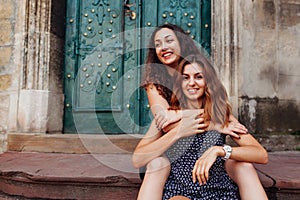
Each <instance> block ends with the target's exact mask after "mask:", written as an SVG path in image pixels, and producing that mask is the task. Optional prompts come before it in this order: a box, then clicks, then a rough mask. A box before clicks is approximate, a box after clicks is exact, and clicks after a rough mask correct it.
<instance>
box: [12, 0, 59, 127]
mask: <svg viewBox="0 0 300 200" xmlns="http://www.w3.org/2000/svg"><path fill="white" fill-rule="evenodd" d="M22 2H23V5H22V6H24V7H23V8H24V10H25V12H23V13H22V12H20V13H19V20H20V21H23V23H24V25H23V26H21V27H24V29H23V31H24V32H23V34H22V36H21V35H20V38H19V39H22V40H23V41H24V42H23V43H22V45H23V47H24V48H22V49H21V51H22V52H21V54H22V55H21V57H20V58H22V60H20V64H21V72H20V73H21V79H20V93H19V103H18V111H17V119H18V121H17V123H18V130H17V131H19V132H38V133H45V132H61V131H62V115H63V92H62V83H61V82H62V80H61V79H60V78H59V77H61V73H62V68H63V66H62V62H53V59H54V60H55V58H56V57H58V56H60V57H62V55H58V53H56V54H57V55H53V52H54V51H55V50H53V49H51V48H56V47H59V45H54V43H53V42H52V43H51V40H52V41H55V35H53V34H52V33H51V11H52V10H51V9H52V0H27V1H22ZM62 20H64V19H62ZM52 38H54V39H52ZM52 45H53V47H52ZM60 48H63V47H60ZM56 52H57V51H56ZM54 54H55V52H54ZM57 65H60V66H57ZM57 69H58V70H57ZM59 69H61V70H59ZM57 79H60V80H59V82H57Z"/></svg>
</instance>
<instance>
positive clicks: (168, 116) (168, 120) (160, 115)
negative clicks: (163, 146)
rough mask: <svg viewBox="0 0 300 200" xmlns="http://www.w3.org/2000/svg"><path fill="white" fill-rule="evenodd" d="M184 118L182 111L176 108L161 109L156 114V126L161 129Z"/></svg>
mask: <svg viewBox="0 0 300 200" xmlns="http://www.w3.org/2000/svg"><path fill="white" fill-rule="evenodd" d="M181 118H182V113H181V111H175V110H161V111H159V112H157V113H156V115H155V118H154V119H155V124H156V127H157V128H158V129H159V130H161V129H164V128H165V127H167V126H168V125H170V124H172V123H175V122H178V121H179V120H180V119H181Z"/></svg>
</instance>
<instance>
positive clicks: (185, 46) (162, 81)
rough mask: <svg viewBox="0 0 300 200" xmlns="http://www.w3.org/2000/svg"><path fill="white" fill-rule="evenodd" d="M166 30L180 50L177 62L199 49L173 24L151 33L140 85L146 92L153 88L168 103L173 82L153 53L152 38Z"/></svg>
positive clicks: (160, 27)
mask: <svg viewBox="0 0 300 200" xmlns="http://www.w3.org/2000/svg"><path fill="white" fill-rule="evenodd" d="M163 28H168V29H170V30H172V31H173V32H174V33H175V36H176V37H177V39H178V41H179V45H180V49H181V55H180V60H179V62H180V61H181V60H182V59H183V58H185V57H186V56H188V55H191V54H199V53H200V49H199V47H198V46H197V45H196V43H195V41H194V40H193V39H192V38H191V37H190V36H189V35H188V34H186V33H185V32H184V30H183V29H182V28H180V27H179V26H177V25H174V24H163V25H161V26H158V27H157V28H156V29H155V30H154V31H153V33H152V35H151V37H150V41H149V45H148V53H147V57H146V62H145V63H146V66H145V70H144V71H143V77H142V82H141V85H142V87H144V88H145V89H146V90H147V88H148V87H153V86H155V87H156V89H157V90H158V92H159V94H160V95H162V96H163V97H164V98H165V99H166V100H167V102H170V100H171V96H172V88H173V81H172V77H171V76H170V75H169V73H168V72H167V69H166V67H168V66H165V65H164V64H162V63H161V61H160V60H159V59H158V57H157V54H156V51H155V42H154V37H155V35H156V33H157V32H158V31H159V30H161V29H163Z"/></svg>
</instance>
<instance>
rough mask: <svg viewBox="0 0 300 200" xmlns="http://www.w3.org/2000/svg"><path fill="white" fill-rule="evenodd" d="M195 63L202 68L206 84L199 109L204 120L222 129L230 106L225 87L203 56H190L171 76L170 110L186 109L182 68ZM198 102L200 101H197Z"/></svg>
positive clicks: (225, 124)
mask: <svg viewBox="0 0 300 200" xmlns="http://www.w3.org/2000/svg"><path fill="white" fill-rule="evenodd" d="M193 63H197V64H199V65H200V66H202V68H203V77H204V80H205V83H206V87H205V92H204V95H203V96H202V97H200V98H201V100H202V101H201V102H202V105H199V108H202V109H204V120H205V121H211V122H213V123H215V124H221V125H222V126H223V127H224V126H227V125H228V123H229V116H230V114H231V106H230V103H229V100H228V96H227V92H226V90H225V87H224V86H223V84H222V83H221V81H220V79H219V78H218V76H217V73H216V71H215V69H214V67H213V66H212V64H211V62H210V61H209V60H208V58H207V57H206V56H204V55H203V54H196V55H190V56H188V57H186V58H184V59H183V60H182V61H181V62H180V64H179V65H178V68H177V69H176V70H177V71H178V73H175V74H174V76H173V79H174V80H173V82H174V85H173V95H172V96H171V101H170V109H173V110H179V109H187V101H188V99H187V98H186V97H185V95H184V93H183V91H182V87H181V83H182V74H183V70H184V67H185V66H186V65H188V64H193ZM199 102H200V101H199Z"/></svg>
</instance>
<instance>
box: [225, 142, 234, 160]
mask: <svg viewBox="0 0 300 200" xmlns="http://www.w3.org/2000/svg"><path fill="white" fill-rule="evenodd" d="M223 150H224V151H225V156H224V157H223V159H224V160H227V159H228V158H229V157H230V155H231V152H232V148H231V146H229V145H227V144H224V146H223Z"/></svg>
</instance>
